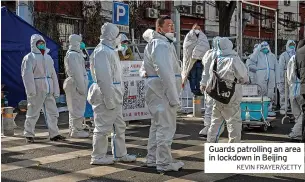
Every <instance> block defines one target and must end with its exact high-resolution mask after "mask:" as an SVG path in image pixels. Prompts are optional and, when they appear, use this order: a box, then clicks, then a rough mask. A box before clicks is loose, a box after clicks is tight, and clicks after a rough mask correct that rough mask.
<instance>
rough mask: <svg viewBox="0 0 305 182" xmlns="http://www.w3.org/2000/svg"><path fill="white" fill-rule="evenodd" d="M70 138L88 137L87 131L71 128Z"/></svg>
mask: <svg viewBox="0 0 305 182" xmlns="http://www.w3.org/2000/svg"><path fill="white" fill-rule="evenodd" d="M70 137H71V138H88V137H89V133H88V132H86V131H85V130H72V131H71V133H70Z"/></svg>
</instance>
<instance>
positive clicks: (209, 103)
mask: <svg viewBox="0 0 305 182" xmlns="http://www.w3.org/2000/svg"><path fill="white" fill-rule="evenodd" d="M219 39H220V37H218V36H217V37H214V38H213V41H212V46H213V48H212V49H210V50H208V51H207V52H206V53H205V55H204V56H203V58H202V64H203V68H204V69H203V72H202V76H201V81H200V90H201V92H202V93H204V89H203V88H205V87H206V85H207V82H208V80H209V79H210V73H209V72H210V66H211V63H212V62H213V61H214V60H215V59H216V57H217V55H216V54H217V46H216V44H217V41H218V40H219ZM204 96H205V102H204V103H205V111H204V128H203V129H202V130H201V131H200V132H199V135H201V136H204V137H206V136H207V134H208V130H209V128H210V125H211V117H212V109H213V103H214V102H213V99H212V98H211V97H210V96H209V95H208V94H205V95H204ZM223 130H224V127H222V128H221V132H220V134H219V136H220V135H221V133H222V132H223Z"/></svg>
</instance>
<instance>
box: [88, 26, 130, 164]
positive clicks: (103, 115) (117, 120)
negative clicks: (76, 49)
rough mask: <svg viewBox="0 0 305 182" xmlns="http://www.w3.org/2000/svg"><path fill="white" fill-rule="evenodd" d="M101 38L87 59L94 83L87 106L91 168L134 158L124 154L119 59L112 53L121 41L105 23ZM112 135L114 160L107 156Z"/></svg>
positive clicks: (116, 30)
mask: <svg viewBox="0 0 305 182" xmlns="http://www.w3.org/2000/svg"><path fill="white" fill-rule="evenodd" d="M101 34H102V35H101V37H100V38H101V41H100V43H99V44H98V45H97V46H96V48H95V49H94V51H93V53H92V54H91V56H90V66H91V67H90V69H91V74H92V78H93V80H94V83H93V84H92V85H91V87H90V88H89V92H88V102H89V103H90V104H91V105H92V108H93V112H94V126H95V128H94V131H93V133H94V134H93V141H92V145H93V152H92V154H91V163H90V164H96V165H98V164H113V163H114V162H115V161H118V162H133V161H135V160H136V156H134V155H129V154H127V149H126V144H125V130H126V124H125V122H124V120H123V115H122V103H123V91H122V83H121V82H122V71H121V65H120V59H119V55H118V52H117V51H116V50H115V47H116V46H117V45H118V44H120V39H121V38H120V36H119V29H118V27H117V26H116V25H114V24H112V23H105V24H104V25H103V26H102V28H101ZM112 131H113V132H112ZM111 132H112V142H111V144H112V154H113V157H110V156H107V155H106V154H107V149H108V134H110V133H111Z"/></svg>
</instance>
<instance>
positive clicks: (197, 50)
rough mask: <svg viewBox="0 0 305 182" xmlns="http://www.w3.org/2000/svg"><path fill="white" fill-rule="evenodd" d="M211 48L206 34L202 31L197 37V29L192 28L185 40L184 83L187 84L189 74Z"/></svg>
mask: <svg viewBox="0 0 305 182" xmlns="http://www.w3.org/2000/svg"><path fill="white" fill-rule="evenodd" d="M209 49H210V44H209V41H208V39H207V37H206V35H205V34H204V33H203V32H202V31H200V32H199V35H198V37H197V35H196V33H195V30H191V31H190V32H189V33H188V34H187V35H186V37H185V39H184V42H183V66H182V83H183V84H185V82H186V81H187V78H188V75H189V73H190V71H191V69H192V68H193V65H194V64H195V63H196V61H197V60H202V58H203V56H204V54H205V53H206V52H207V51H208V50H209Z"/></svg>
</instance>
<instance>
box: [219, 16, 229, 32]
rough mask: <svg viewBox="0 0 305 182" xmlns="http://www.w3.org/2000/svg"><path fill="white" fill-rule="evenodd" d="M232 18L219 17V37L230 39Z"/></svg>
mask: <svg viewBox="0 0 305 182" xmlns="http://www.w3.org/2000/svg"><path fill="white" fill-rule="evenodd" d="M230 22H231V17H228V16H223V17H222V16H220V15H219V36H221V37H230V27H231V26H230Z"/></svg>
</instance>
